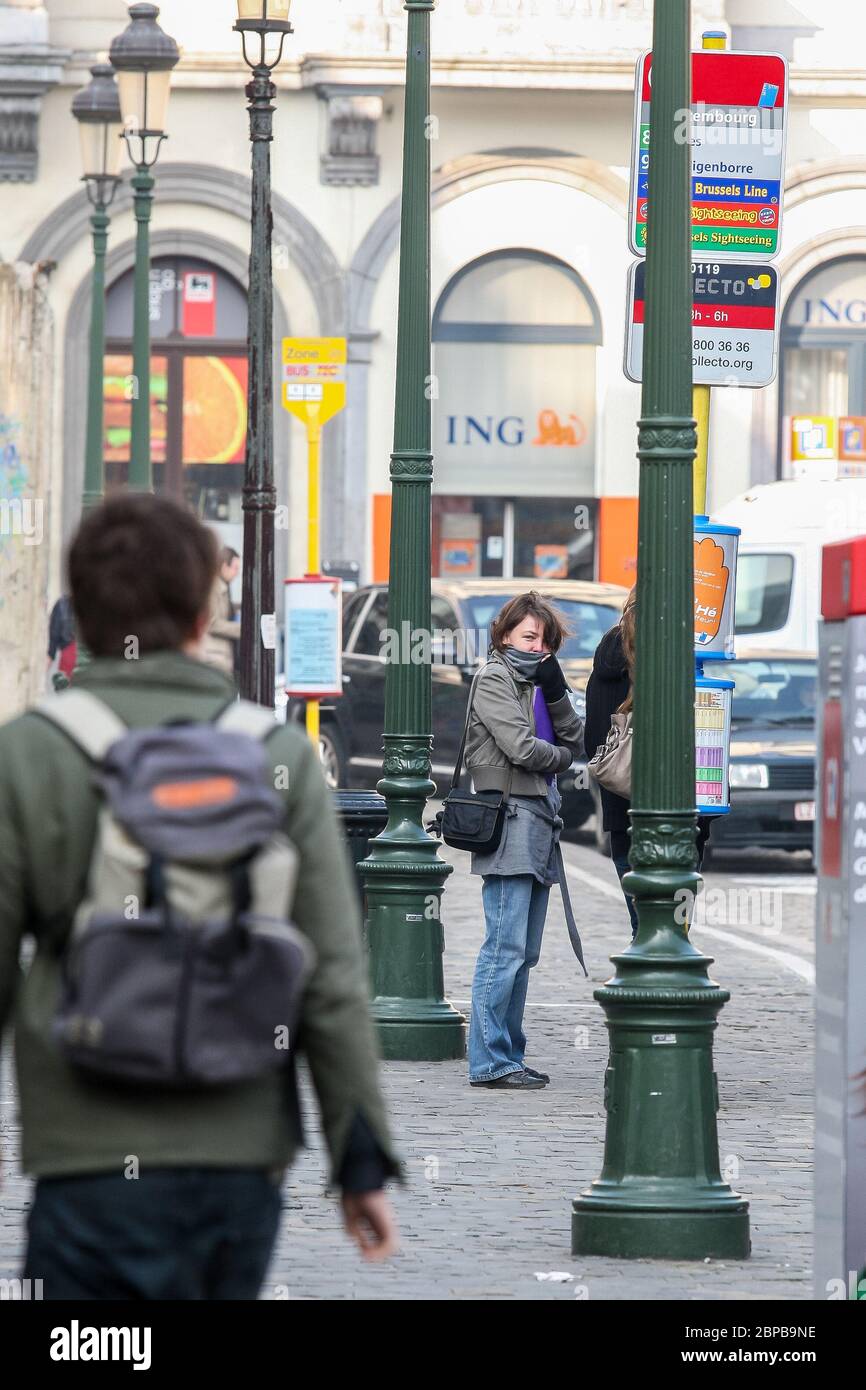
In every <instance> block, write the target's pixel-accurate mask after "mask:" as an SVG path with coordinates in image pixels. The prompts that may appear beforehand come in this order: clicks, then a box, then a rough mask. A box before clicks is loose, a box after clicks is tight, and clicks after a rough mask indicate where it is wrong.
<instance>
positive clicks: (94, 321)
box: [72, 63, 123, 511]
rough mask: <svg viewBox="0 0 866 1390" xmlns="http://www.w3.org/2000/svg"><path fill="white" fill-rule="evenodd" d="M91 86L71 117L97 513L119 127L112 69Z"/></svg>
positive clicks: (89, 502)
mask: <svg viewBox="0 0 866 1390" xmlns="http://www.w3.org/2000/svg"><path fill="white" fill-rule="evenodd" d="M90 73H91V81H90V82H89V83H88V85H87V86H86V87H83V88H82V90H81V91H80V92H78V93H77V94H76V96H75V97H74V99H73V102H72V114H73V116H74V117H75V119H76V120H77V122H78V133H79V136H80V138H81V157H82V164H83V166H84V176H83V182H84V184H85V186H86V188H87V196H88V198H89V199H90V203H91V205H92V207H93V214H92V216H91V218H90V225H91V227H92V228H93V296H92V307H91V314H90V365H89V376H88V390H87V443H86V445H85V453H84V497H83V505H84V510H85V511H87V510H88V509H89V508H90V507H95V506H97V505H98V504H99V502H100V501H101V500H102V494H103V491H104V462H103V441H102V435H103V415H104V399H103V398H104V390H103V359H104V356H105V252H106V248H107V246H108V224H109V220H110V219H109V215H108V209H109V208H110V206H111V204H112V202H113V200H114V195H115V192H116V191H117V185H118V184H119V182H120V150H121V147H120V133H121V128H122V124H123V120H122V116H121V113H120V100H119V97H118V92H117V84H116V83H115V80H114V69H113V68H112V67H111V65H110V64H109V63H97V64H96V65H95V66H94V67H92V68H91V69H90Z"/></svg>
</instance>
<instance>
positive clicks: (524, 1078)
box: [469, 1071, 547, 1091]
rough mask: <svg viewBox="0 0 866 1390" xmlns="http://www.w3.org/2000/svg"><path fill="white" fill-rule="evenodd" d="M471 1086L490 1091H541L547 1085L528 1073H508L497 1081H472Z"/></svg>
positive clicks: (497, 1078) (498, 1077)
mask: <svg viewBox="0 0 866 1390" xmlns="http://www.w3.org/2000/svg"><path fill="white" fill-rule="evenodd" d="M469 1084H470V1086H485V1087H486V1088H487V1089H488V1090H490V1091H540V1090H541V1089H542V1087H544V1086H546V1085H547V1082H546V1081H542V1080H541V1079H540V1078H539V1077H537V1076H530V1074H529V1072H528V1071H508V1072H506V1073H505V1075H504V1076H497V1077H496V1079H495V1081H470V1083H469Z"/></svg>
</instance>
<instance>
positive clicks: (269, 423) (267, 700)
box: [239, 42, 282, 708]
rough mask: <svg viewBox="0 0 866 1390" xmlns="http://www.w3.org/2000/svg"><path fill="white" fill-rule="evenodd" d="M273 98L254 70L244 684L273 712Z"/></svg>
mask: <svg viewBox="0 0 866 1390" xmlns="http://www.w3.org/2000/svg"><path fill="white" fill-rule="evenodd" d="M280 51H281V52H282V46H281V49H280ZM262 52H264V42H262ZM276 95H277V89H276V86H275V84H274V83H273V82H272V81H271V69H270V67H269V66H268V65H267V64H266V63H264V62H261V63H257V64H256V65H255V66H254V67H253V68H252V77H251V79H250V81H249V82H248V83H247V86H246V97H247V103H248V111H249V118H250V141H251V145H252V156H251V162H252V203H251V228H250V288H249V333H248V338H249V374H248V386H247V442H246V462H245V467H244V485H243V502H242V509H243V516H244V558H243V591H242V592H243V597H242V607H241V614H242V621H241V645H240V682H239V684H240V691H241V695H242V696H243V697H244V699H245V700H252V701H254V702H255V703H256V704H259V705H265V706H267V707H269V708H273V704H274V679H275V669H276V668H275V662H276V653H275V651H274V649H273V647H266V646H265V644H264V641H263V639H262V618H263V617H264V616H266V615H269V614H272V613H273V612H274V610H275V608H276V597H275V579H274V539H275V519H276V507H277V489H276V486H275V483H274V367H273V361H274V287H273V267H272V259H271V237H272V234H273V215H272V212H271V142H272V141H273V138H274V100H275V98H276Z"/></svg>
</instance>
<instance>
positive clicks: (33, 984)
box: [0, 495, 399, 1299]
mask: <svg viewBox="0 0 866 1390" xmlns="http://www.w3.org/2000/svg"><path fill="white" fill-rule="evenodd" d="M216 569H217V549H216V542H215V539H214V537H213V535H212V534H211V532H210V531H208V530H207V529H206V528H205V527H203V526H202V525H201V524H200V523H199V522H198V521H197V520H196V518H195V517H194V516H193V515H192V514H191V513H189V512H188V511H186V510H185V509H183V508H181V507H179V506H177V505H176V504H174V503H172V502H170V501H168V500H167V499H165V498H158V497H151V496H132V495H123V496H118V497H116V498H113V499H110V500H109V501H107V502H106V503H105V504H104V505H103V506H102V507H100V508H99V509H98V510H96V511H94V512H92V513H90V514H89V516H88V517H87V518H86V519H85V520H84V522H83V523H82V526H81V528H80V530H79V532H78V535H77V536H76V538H75V540H74V541H73V543H72V547H71V550H70V554H69V578H70V586H71V595H72V604H73V608H74V610H75V616H76V622H77V626H78V630H79V632H80V634H81V637H82V640H83V642H84V643H85V644H86V646H87V648H88V650H89V652H90V653H91V655H92V657H93V660H92V662H91V664H90V665H89V666H87V668H86V669H85V670H84V671H82V672H81V674H80V675H79V676H78V677H77V678H76V684H77V685H78V686H80V687H81V688H82V689H85V690H88V691H90V692H92V693H93V694H94V695H96V696H98V697H99V699H100V700H102V701H104V702H105V704H106V705H108V706H109V707H110V709H111V710H113V711H114V712H115V714H116V715H118V716H119V717H120V719H121V720H122V721H123V723H124V724H125V725H127V726H128V727H129V728H146V727H151V726H153V725H157V724H162V723H168V722H171V721H174V722H176V721H178V720H185V721H196V722H207V721H210V720H212V719H214V718H215V717H216V716H217V715H218V713H219V712H220V711H221V710H222V709H223V708H225V706H226V705H227V704H228V703H229V702H230V701H231V700H232V699H233V698H234V694H235V691H234V687H233V685H232V682H231V681H230V680H229V679H228V678H227V677H226V676H224V675H223V674H222V673H221V672H219V671H216V670H214V669H213V668H212V667H209V666H207V665H205V664H204V663H203V662H202V661H201V660H200V659H199V647H200V642H201V639H202V637H203V636H204V634H205V632H206V629H207V626H208V622H209V620H210V605H211V594H212V588H213V584H214V581H215V578H216ZM265 747H266V750H267V756H268V760H269V761H271V762H272V763H273V768H274V778H275V780H274V785H275V786H276V787H278V788H279V787H285V788H286V790H285V791H283V792H281V795H282V796H283V798H284V801H285V820H284V825H283V829H284V831H285V834H286V835H287V836H288V837H289V839H290V840H291V841H292V843H293V844H294V846H295V848H296V850H297V852H298V876H297V888H296V892H295V899H294V905H293V909H292V918H293V921H294V923H295V925H296V926H297V927H298V928H299V930H300V931H301V932H303V933H304V934H306V936H307V937H308V938H309V940H310V942H311V943H312V945H313V947H314V950H315V954H316V964H315V968H314V970H313V973H312V975H311V977H310V980H309V982H308V985H307V988H306V992H305V995H304V1001H303V1006H302V1014H301V1019H300V1027H299V1032H298V1050H299V1051H303V1053H304V1054H305V1056H306V1058H307V1061H308V1064H309V1067H310V1071H311V1073H312V1080H313V1085H314V1088H315V1091H316V1095H317V1099H318V1102H319V1106H320V1110H321V1118H322V1126H323V1129H324V1134H325V1139H326V1142H327V1146H328V1150H329V1155H330V1164H331V1172H330V1181H331V1183H332V1184H333V1185H335V1186H337V1187H339V1188H340V1189H341V1194H342V1206H343V1218H344V1223H345V1225H346V1229H347V1231H348V1233H349V1235H350V1236H351V1237H352V1238H353V1239H354V1240H355V1241H356V1243H357V1244H358V1246H359V1248H360V1250H361V1252H362V1254H363V1255H364V1257H365V1258H367V1259H384V1258H386V1257H387V1256H388V1255H389V1254H391V1253H392V1251H393V1250H394V1249H395V1248H396V1232H395V1225H394V1219H393V1215H392V1211H391V1207H390V1204H389V1202H388V1200H387V1198H386V1197H385V1195H384V1194H383V1192H382V1186H383V1183H384V1182H385V1180H386V1179H387V1178H388V1177H391V1176H397V1175H398V1174H399V1164H398V1162H397V1160H396V1159H395V1157H394V1153H393V1150H392V1148H391V1143H390V1139H389V1137H388V1131H387V1125H386V1120H385V1115H384V1107H383V1104H382V1099H381V1096H380V1092H379V1087H378V1082H377V1053H376V1046H375V1038H374V1033H373V1028H372V1024H371V1021H370V1017H369V1011H368V994H367V982H366V971H365V968H364V962H363V957H362V952H361V947H360V923H359V921H358V907H357V898H356V894H355V891H354V888H353V883H352V878H351V870H350V867H349V863H348V856H347V854H346V851H345V848H344V846H343V844H342V841H341V838H340V834H339V828H338V824H337V821H336V817H335V814H334V811H333V808H332V806H331V804H330V799H329V796H328V793H327V790H326V787H325V783H324V780H323V777H322V774H321V770H320V767H319V764H318V759H317V758H316V756H315V753H314V750H313V748H312V746H311V745H310V743H309V742H308V740H307V739H306V738H305V737H304V736H303V735H302V734H301V733H300V731H298V730H296V729H294V728H292V727H290V726H282V727H278V726H276V725H275V732H274V734H273V735H272V736H271V737H270V738H268V740H267V743H266V745H265ZM278 773H279V774H281V775H278ZM98 810H99V800H98V796H97V793H96V791H95V790H94V786H93V769H92V767H91V766H90V764H89V762H88V760H87V757H86V756H85V754H84V753H83V752H82V751H81V750H80V749H79V748H78V746H77V744H76V743H75V741H74V740H72V739H71V738H69V737H68V736H67V734H66V733H64V732H63V731H62V730H61V729H60V728H59V727H57V726H55V725H54V724H52V723H49V722H48V721H47V720H46V719H45V718H43V717H42V716H40V715H39V714H38V713H36V712H34V711H28V712H27V713H25V714H23V715H22V716H20V717H19V718H17V719H14V720H12V721H11V722H9V723H7V724H5V725H3V726H2V728H0V1038H2V1034H3V1030H4V1028H5V1026H6V1025H7V1024H8V1023H9V1022H13V1023H14V1033H15V1061H16V1071H17V1078H18V1093H19V1100H20V1108H21V1148H22V1154H21V1159H22V1167H23V1169H24V1171H25V1172H27V1173H30V1174H32V1175H33V1176H35V1178H36V1180H37V1181H36V1190H35V1197H34V1201H33V1205H32V1208H31V1211H30V1215H29V1222H28V1234H29V1241H28V1251H27V1259H26V1267H25V1271H24V1273H25V1277H28V1278H36V1279H41V1280H42V1281H43V1289H44V1294H45V1297H47V1298H61V1299H75V1298H96V1299H115V1298H164V1299H186V1298H195V1299H201V1298H220V1299H223V1298H255V1297H256V1295H257V1293H258V1292H259V1289H260V1287H261V1284H262V1282H263V1280H264V1276H265V1272H266V1269H267V1265H268V1262H269V1259H270V1255H271V1252H272V1249H273V1245H274V1241H275V1238H276V1233H277V1228H278V1223H279V1212H280V1199H279V1189H280V1180H281V1177H282V1175H283V1173H284V1171H285V1169H286V1167H287V1166H288V1165H289V1164H290V1163H291V1161H292V1158H293V1156H294V1153H295V1151H296V1149H297V1147H298V1146H299V1145H300V1144H302V1143H303V1135H302V1131H301V1124H300V1112H299V1108H298V1103H297V1096H296V1091H295V1080H294V1072H293V1071H291V1072H288V1073H287V1072H272V1073H270V1074H269V1075H266V1076H263V1077H260V1078H257V1079H255V1080H253V1081H248V1082H244V1083H238V1084H234V1085H231V1086H225V1087H219V1088H214V1089H210V1090H208V1089H202V1090H195V1091H184V1092H182V1093H178V1092H171V1091H157V1090H153V1089H150V1090H145V1091H142V1090H141V1089H140V1088H139V1089H136V1088H135V1087H134V1086H130V1087H125V1086H123V1085H121V1084H118V1083H112V1084H106V1083H104V1082H98V1081H94V1080H88V1079H86V1077H85V1076H84V1075H83V1074H82V1073H81V1072H79V1071H77V1070H75V1069H73V1068H72V1067H71V1066H70V1065H69V1064H68V1063H67V1062H66V1061H65V1060H64V1058H63V1056H62V1055H61V1053H60V1052H59V1051H58V1049H57V1047H56V1046H55V1044H54V1042H53V1040H52V1032H51V1025H52V1021H53V1019H54V1015H55V1012H56V1008H57V1004H58V1000H59V996H60V985H61V972H62V968H63V946H64V942H65V940H66V938H67V936H68V933H69V931H70V928H71V924H72V920H73V917H74V915H75V911H76V909H77V907H78V906H79V904H80V903H81V902H82V900H83V899H84V897H85V889H86V883H87V875H88V869H89V865H90V860H91V854H92V851H93V847H94V841H95V837H96V828H97V816H98ZM26 938H31V939H32V941H33V943H34V947H35V949H34V952H33V954H32V959H31V961H30V964H29V966H28V967H27V968H26V969H23V968H22V966H21V963H20V959H19V956H20V948H21V945H22V942H23V941H24V940H25V939H26Z"/></svg>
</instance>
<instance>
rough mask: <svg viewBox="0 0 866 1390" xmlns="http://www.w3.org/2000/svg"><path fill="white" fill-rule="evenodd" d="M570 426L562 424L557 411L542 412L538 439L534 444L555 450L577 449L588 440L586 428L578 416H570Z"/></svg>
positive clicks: (539, 419) (540, 412)
mask: <svg viewBox="0 0 866 1390" xmlns="http://www.w3.org/2000/svg"><path fill="white" fill-rule="evenodd" d="M568 418H569V420H571V421H573V423H572V424H570V425H563V424H560V420H559V416H558V415H557V413H556V411H555V410H541V411H539V414H538V438H537V439H533V441H532V442H533V444H538V445H549V446H551V447H553V448H558V449H561V448H563V447H570V448H572V449H575V448H577V447H578V446H579V445H581V444H583V443H584V442H585V440H586V426H585V425H584V423H583V421H582V420H581V419H580V416H578V415H569V417H568Z"/></svg>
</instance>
